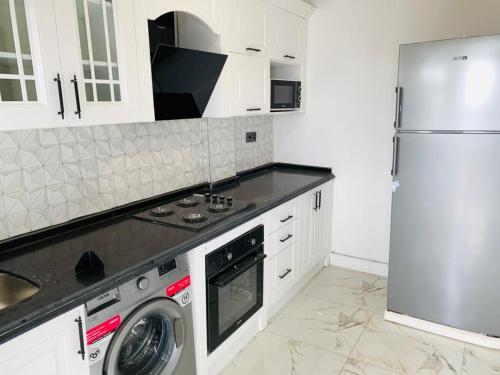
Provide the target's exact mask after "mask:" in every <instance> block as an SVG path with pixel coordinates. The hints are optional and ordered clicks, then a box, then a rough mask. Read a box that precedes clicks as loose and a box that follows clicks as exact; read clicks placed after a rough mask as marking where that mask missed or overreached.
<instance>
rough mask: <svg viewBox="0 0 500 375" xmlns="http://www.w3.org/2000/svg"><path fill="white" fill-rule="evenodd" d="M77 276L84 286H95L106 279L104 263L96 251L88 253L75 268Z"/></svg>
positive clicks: (84, 254) (83, 255) (85, 253)
mask: <svg viewBox="0 0 500 375" xmlns="http://www.w3.org/2000/svg"><path fill="white" fill-rule="evenodd" d="M75 274H76V279H77V280H78V281H80V282H81V283H82V284H84V285H91V284H94V283H96V282H97V281H100V280H102V279H104V277H105V274H104V263H103V262H102V260H101V259H100V258H99V256H98V255H97V254H96V253H95V252H94V251H91V250H89V251H86V252H84V253H83V254H82V256H81V257H80V259H79V260H78V263H77V264H76V266H75Z"/></svg>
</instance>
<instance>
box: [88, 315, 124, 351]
mask: <svg viewBox="0 0 500 375" xmlns="http://www.w3.org/2000/svg"><path fill="white" fill-rule="evenodd" d="M121 321H122V319H121V317H120V315H116V316H114V317H112V318H111V319H108V320H106V321H105V322H104V323H101V324H99V325H98V326H96V327H94V328H91V329H89V330H88V331H87V345H91V344H93V343H94V342H96V341H98V340H100V339H102V338H103V337H105V336H107V335H109V334H110V333H111V332H113V331H115V330H116V329H118V327H119V326H120V323H121Z"/></svg>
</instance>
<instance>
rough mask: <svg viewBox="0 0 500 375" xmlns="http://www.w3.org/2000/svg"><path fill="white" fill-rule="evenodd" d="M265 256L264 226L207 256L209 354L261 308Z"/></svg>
mask: <svg viewBox="0 0 500 375" xmlns="http://www.w3.org/2000/svg"><path fill="white" fill-rule="evenodd" d="M265 257H266V255H265V254H264V227H263V226H262V225H260V226H258V227H256V228H254V229H252V230H251V231H249V232H247V233H245V234H243V235H242V236H240V237H238V238H236V239H235V240H233V241H231V242H229V243H227V244H226V245H224V246H222V247H220V248H219V249H217V250H215V251H213V252H211V253H210V254H208V255H207V256H206V257H205V268H206V293H207V332H208V337H207V339H208V342H207V345H208V352H209V353H210V352H212V351H213V350H215V349H216V348H217V347H218V346H219V345H220V344H221V343H222V342H223V341H224V340H226V339H227V338H228V337H229V336H230V335H231V334H232V333H233V332H235V331H236V330H237V329H238V327H240V326H241V325H242V324H243V323H244V322H245V321H247V320H248V319H249V318H250V317H252V315H254V314H255V313H256V312H257V311H258V310H259V309H260V308H261V307H262V303H263V289H264V258H265Z"/></svg>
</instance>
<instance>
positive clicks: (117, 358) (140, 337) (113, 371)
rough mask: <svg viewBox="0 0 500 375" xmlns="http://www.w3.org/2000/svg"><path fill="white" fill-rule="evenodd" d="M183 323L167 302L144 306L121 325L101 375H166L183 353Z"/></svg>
mask: <svg viewBox="0 0 500 375" xmlns="http://www.w3.org/2000/svg"><path fill="white" fill-rule="evenodd" d="M185 328H186V322H185V317H184V314H183V312H182V310H181V307H180V306H179V305H178V304H177V303H175V302H174V301H172V300H170V299H167V298H158V299H153V300H149V301H147V302H145V303H144V304H142V305H141V306H139V307H138V308H137V309H135V310H134V311H133V312H132V313H131V314H130V315H129V316H128V317H127V318H126V319H125V320H124V321H123V323H122V325H121V326H120V328H119V329H118V331H117V332H116V334H115V335H114V337H113V340H112V341H111V343H110V346H109V349H108V352H107V353H106V358H105V360H104V368H103V373H104V374H108V375H146V374H147V375H170V374H173V372H174V370H175V368H176V367H177V365H178V363H179V361H180V358H181V355H182V350H183V346H184V345H183V343H184V339H185V333H186V329H185Z"/></svg>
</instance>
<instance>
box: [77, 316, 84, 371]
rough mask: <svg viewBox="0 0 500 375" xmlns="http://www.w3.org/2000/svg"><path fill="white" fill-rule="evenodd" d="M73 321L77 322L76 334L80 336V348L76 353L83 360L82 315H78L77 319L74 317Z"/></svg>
mask: <svg viewBox="0 0 500 375" xmlns="http://www.w3.org/2000/svg"><path fill="white" fill-rule="evenodd" d="M75 323H77V324H78V335H79V336H80V350H79V351H78V354H80V355H81V356H82V360H84V361H85V342H84V340H83V322H82V317H81V316H79V317H78V319H75Z"/></svg>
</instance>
